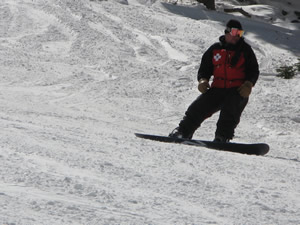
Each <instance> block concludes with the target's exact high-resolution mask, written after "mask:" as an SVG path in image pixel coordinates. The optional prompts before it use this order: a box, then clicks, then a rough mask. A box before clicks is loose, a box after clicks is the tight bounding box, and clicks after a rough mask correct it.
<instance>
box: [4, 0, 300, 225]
mask: <svg viewBox="0 0 300 225" xmlns="http://www.w3.org/2000/svg"><path fill="white" fill-rule="evenodd" d="M231 2H232V1H231ZM278 2H280V1H277V3H278ZM291 2H292V3H295V4H296V3H297V0H295V1H291ZM217 3H218V4H221V3H223V4H225V3H226V2H225V1H224V2H222V1H217ZM266 4H267V1H261V2H260V5H253V6H249V10H252V11H251V13H256V17H255V18H252V19H249V18H245V17H243V16H242V15H239V14H234V15H233V14H231V15H230V14H225V13H223V12H220V11H218V12H214V11H207V10H206V9H205V7H204V6H202V5H198V6H197V5H191V4H187V3H186V4H178V5H172V4H166V3H161V2H160V1H155V0H128V1H119V0H118V1H110V0H108V1H100V0H94V1H89V0H64V1H60V0H47V1H39V0H2V1H1V2H0V126H1V129H0V224H10V225H12V224H15V225H22V224H72V225H73V224H222V225H223V224H243V225H244V224H300V176H299V174H300V113H299V112H300V110H299V102H300V82H299V74H298V76H296V77H295V78H294V79H291V80H284V79H281V78H278V77H276V75H275V74H276V71H275V70H276V68H278V67H279V66H281V65H291V64H293V63H296V62H297V58H298V57H299V56H300V45H299V37H300V31H299V24H291V23H289V21H284V20H283V19H280V21H279V20H278V21H274V20H273V21H268V18H271V17H272V18H273V17H274V18H275V17H276V15H277V14H276V13H278V11H276V10H278V9H277V8H276V7H275V6H276V5H275V6H272V7H271V6H268V5H266ZM297 6H299V5H297ZM286 7H287V6H286ZM265 12H269V14H267V15H266V14H265ZM263 15H264V17H263ZM234 17H236V18H238V19H239V20H240V21H241V22H242V24H243V26H244V29H245V30H246V35H245V36H246V39H247V41H248V42H249V43H250V44H251V45H252V46H253V49H254V51H255V53H256V55H257V58H258V60H259V64H260V70H261V76H260V79H259V80H258V82H257V84H256V86H255V87H254V89H253V93H252V95H251V99H250V102H249V104H248V106H247V108H246V110H245V112H244V114H243V115H242V119H241V123H240V125H239V127H238V128H237V130H236V138H235V140H234V141H236V142H247V143H251V142H265V143H268V144H269V145H270V152H269V153H268V154H267V155H266V156H260V157H259V156H249V155H242V154H234V153H229V152H220V151H213V150H208V149H205V148H201V147H199V148H197V147H191V146H183V145H176V144H164V143H159V142H153V141H147V140H142V139H138V138H136V137H135V136H134V133H135V132H146V133H152V134H158V135H160V134H161V135H167V134H168V133H169V132H170V131H171V130H172V129H173V128H175V127H176V126H177V124H178V122H179V121H180V119H181V118H182V116H183V115H184V112H185V110H186V108H187V107H188V105H189V104H190V103H191V102H192V101H193V100H194V99H195V98H196V97H197V96H198V95H199V93H198V91H197V83H196V82H197V81H196V74H197V71H198V67H199V63H200V60H201V57H202V54H203V53H204V51H205V50H206V49H207V48H208V47H209V46H210V45H211V44H213V43H214V42H216V41H218V37H219V36H220V35H222V34H223V31H224V25H225V23H226V22H227V21H228V20H229V19H230V18H234ZM267 17H268V18H267ZM217 118H218V115H214V116H213V117H212V118H210V119H208V120H207V121H205V122H204V123H203V125H202V127H201V128H200V129H199V130H198V131H197V132H196V134H195V138H197V139H207V140H211V139H212V138H213V135H214V131H215V126H216V125H215V124H216V120H217Z"/></svg>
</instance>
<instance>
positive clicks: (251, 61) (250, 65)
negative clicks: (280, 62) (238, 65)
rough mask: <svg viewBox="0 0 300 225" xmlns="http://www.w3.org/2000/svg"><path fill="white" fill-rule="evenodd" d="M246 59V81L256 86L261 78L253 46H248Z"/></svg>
mask: <svg viewBox="0 0 300 225" xmlns="http://www.w3.org/2000/svg"><path fill="white" fill-rule="evenodd" d="M245 58H246V63H245V74H246V80H247V81H250V82H251V83H252V84H253V86H254V85H255V83H256V81H257V79H258V76H259V66H258V63H257V59H256V56H255V53H254V52H253V50H252V48H251V46H249V45H248V46H247V49H246V52H245Z"/></svg>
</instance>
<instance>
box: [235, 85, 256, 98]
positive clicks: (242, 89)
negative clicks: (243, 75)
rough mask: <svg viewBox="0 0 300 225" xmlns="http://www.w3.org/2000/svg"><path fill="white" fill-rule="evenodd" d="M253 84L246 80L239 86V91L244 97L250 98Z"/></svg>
mask: <svg viewBox="0 0 300 225" xmlns="http://www.w3.org/2000/svg"><path fill="white" fill-rule="evenodd" d="M252 87H253V84H252V83H251V82H250V81H245V82H244V83H243V84H242V85H241V86H240V87H239V88H238V92H239V93H240V95H241V96H242V97H244V98H248V97H249V95H250V94H251V90H252Z"/></svg>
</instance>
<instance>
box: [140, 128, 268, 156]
mask: <svg viewBox="0 0 300 225" xmlns="http://www.w3.org/2000/svg"><path fill="white" fill-rule="evenodd" d="M135 135H136V136H137V137H139V138H144V139H149V140H153V141H160V142H167V143H177V144H184V145H193V146H198V147H206V148H209V149H214V150H221V151H229V152H235V153H241V154H248V155H265V154H267V153H268V152H269V145H268V144H265V143H254V144H245V143H234V142H228V143H221V142H213V141H205V140H194V139H184V138H173V137H168V136H159V135H151V134H141V133H135Z"/></svg>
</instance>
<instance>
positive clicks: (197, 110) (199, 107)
mask: <svg viewBox="0 0 300 225" xmlns="http://www.w3.org/2000/svg"><path fill="white" fill-rule="evenodd" d="M223 100H224V89H218V88H211V89H209V90H208V91H207V92H206V93H204V94H202V95H200V96H199V97H198V98H197V99H196V100H195V101H194V102H193V103H192V104H191V105H190V106H189V107H188V109H187V111H186V112H185V116H184V117H183V119H182V120H181V122H180V124H179V130H180V131H181V132H182V133H184V134H186V135H187V136H192V135H193V134H194V132H195V130H197V129H198V128H199V127H200V125H201V123H202V122H203V121H204V120H205V119H207V118H208V117H210V116H212V114H214V113H215V112H217V111H219V110H220V108H221V105H222V101H223Z"/></svg>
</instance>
